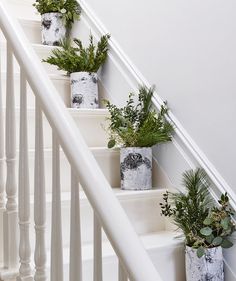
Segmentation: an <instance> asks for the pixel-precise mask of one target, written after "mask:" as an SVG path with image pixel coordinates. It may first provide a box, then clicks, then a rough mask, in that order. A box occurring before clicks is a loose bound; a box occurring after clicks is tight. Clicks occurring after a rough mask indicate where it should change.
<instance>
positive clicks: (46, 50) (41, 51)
mask: <svg viewBox="0 0 236 281" xmlns="http://www.w3.org/2000/svg"><path fill="white" fill-rule="evenodd" d="M0 49H1V65H2V66H1V69H2V72H6V69H7V67H6V65H7V62H6V44H5V43H4V42H1V45H0ZM33 49H34V50H35V52H36V54H37V56H38V57H39V59H40V61H42V60H43V59H46V58H47V57H48V56H49V55H50V54H51V51H52V50H53V47H49V46H43V45H33ZM42 65H43V67H44V69H45V70H46V71H47V72H48V73H49V74H63V75H64V74H66V73H65V72H64V71H59V70H57V67H56V66H54V65H50V64H48V63H42ZM14 72H17V73H19V72H20V67H19V64H18V62H17V60H16V59H15V58H14Z"/></svg>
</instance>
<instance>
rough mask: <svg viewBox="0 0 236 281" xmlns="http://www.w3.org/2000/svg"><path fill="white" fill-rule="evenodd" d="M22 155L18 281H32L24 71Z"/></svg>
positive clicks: (21, 125) (24, 80) (21, 97)
mask: <svg viewBox="0 0 236 281" xmlns="http://www.w3.org/2000/svg"><path fill="white" fill-rule="evenodd" d="M19 149H20V155H19V196H18V199H19V202H18V203H19V205H18V206H19V225H20V246H19V255H20V269H19V276H18V278H17V280H18V281H32V280H33V276H32V271H31V266H30V257H31V248H30V237H29V226H30V185H29V159H28V126H27V86H26V78H25V74H24V72H23V70H22V69H21V73H20V145H19Z"/></svg>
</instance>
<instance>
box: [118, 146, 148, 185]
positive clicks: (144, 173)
mask: <svg viewBox="0 0 236 281" xmlns="http://www.w3.org/2000/svg"><path fill="white" fill-rule="evenodd" d="M120 175H121V188H122V189H124V190H148V189H151V188H152V148H151V147H125V148H121V151H120Z"/></svg>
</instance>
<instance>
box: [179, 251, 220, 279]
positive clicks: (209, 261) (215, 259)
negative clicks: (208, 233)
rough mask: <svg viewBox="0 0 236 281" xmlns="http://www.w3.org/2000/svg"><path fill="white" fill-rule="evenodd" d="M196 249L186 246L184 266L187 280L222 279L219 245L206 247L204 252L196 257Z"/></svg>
mask: <svg viewBox="0 0 236 281" xmlns="http://www.w3.org/2000/svg"><path fill="white" fill-rule="evenodd" d="M196 252H197V251H196V249H193V248H191V247H188V246H187V247H186V249H185V266H186V280H187V281H207V280H212V281H223V280H224V269H223V254H222V248H221V247H215V248H211V249H206V250H205V252H206V254H205V255H204V256H203V257H201V258H198V257H197V253H196Z"/></svg>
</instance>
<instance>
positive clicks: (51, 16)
mask: <svg viewBox="0 0 236 281" xmlns="http://www.w3.org/2000/svg"><path fill="white" fill-rule="evenodd" d="M41 27H42V43H43V44H44V45H50V46H58V45H59V44H60V41H61V40H63V39H64V38H65V37H66V32H67V31H66V27H65V22H64V21H63V19H62V14H61V13H45V14H43V15H42V16H41Z"/></svg>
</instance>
